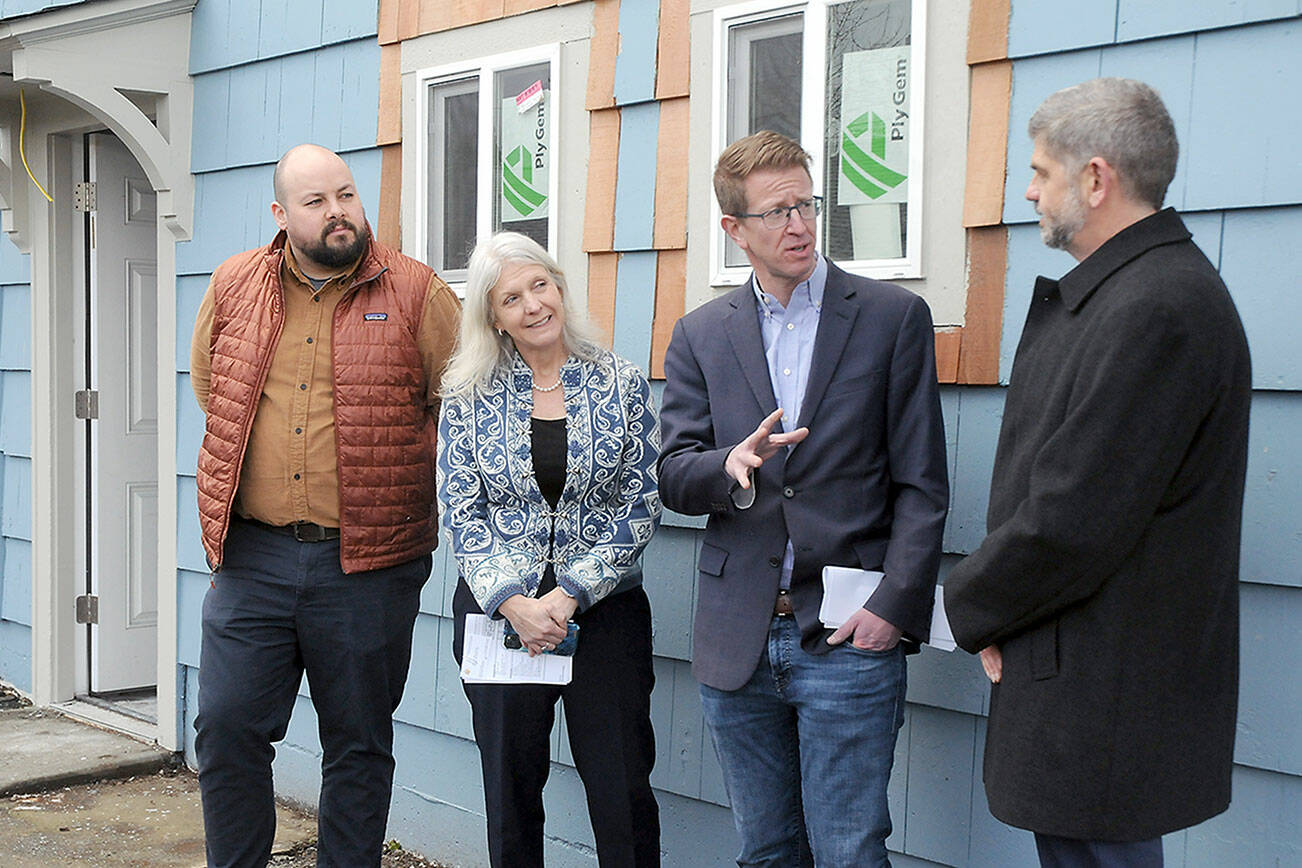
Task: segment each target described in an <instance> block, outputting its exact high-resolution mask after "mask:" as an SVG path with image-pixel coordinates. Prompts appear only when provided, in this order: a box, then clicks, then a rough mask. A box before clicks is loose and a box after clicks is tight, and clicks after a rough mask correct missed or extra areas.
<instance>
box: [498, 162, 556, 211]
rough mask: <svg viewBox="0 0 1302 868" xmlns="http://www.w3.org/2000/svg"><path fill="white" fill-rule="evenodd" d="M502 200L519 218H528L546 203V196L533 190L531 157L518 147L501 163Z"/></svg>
mask: <svg viewBox="0 0 1302 868" xmlns="http://www.w3.org/2000/svg"><path fill="white" fill-rule="evenodd" d="M502 198H503V199H505V200H506V201H507V202H508V203H509V204H510V205H511V207H512V208H514V209H515V211H516V213H517V214H519V215H520V216H521V217H528V216H529V215H530V214H532V213H533V212H535V211H537V210H538V209H539V208H540V207H542V205H543V203H545V202H546V201H547V194H546V193H541V192H539V191H538V190H535V189H534V186H533V155H532V154H531V153H529V149H528V148H526V147H525V146H524V145H520V146H519V147H517V148H516V149H515V150H513V151H511V153H509V154H507V155H506V159H505V160H503V161H502Z"/></svg>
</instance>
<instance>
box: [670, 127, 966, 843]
mask: <svg viewBox="0 0 1302 868" xmlns="http://www.w3.org/2000/svg"><path fill="white" fill-rule="evenodd" d="M809 159H810V158H809V155H808V154H807V153H806V152H805V151H804V150H803V149H802V148H801V147H800V145H799V144H798V143H796V142H794V141H792V140H790V139H788V138H786V137H784V136H780V135H778V134H776V133H772V132H761V133H756V134H754V135H752V136H748V137H746V138H744V139H740V140H738V141H736V142H734V143H733V144H732V145H730V146H729V147H728V148H727V149H725V150H724V152H723V153H722V154H721V155H720V157H719V161H718V163H717V165H716V167H715V173H714V186H715V194H716V196H717V197H718V200H719V206H720V210H721V211H722V212H723V214H724V216H723V219H722V221H721V222H722V226H723V229H724V231H725V232H727V233H728V235H729V236H730V237H731V238H732V240H733V241H735V242H736V243H737V245H738V246H739V247H740V248H741V249H742V250H743V251H744V252H745V253H746V256H747V258H748V259H749V261H750V264H751V267H752V269H753V275H752V279H751V280H750V281H748V282H747V283H746V285H745V286H743V287H741V288H740V289H738V290H736V291H734V292H731V293H729V294H727V295H725V296H723V297H721V298H718V299H715V300H714V301H711V302H709V303H708V304H705V305H703V306H702V307H700V308H698V309H697V310H695V311H693V312H692V313H689V314H688V315H686V316H684V317H683V318H682V319H681V320H679V322H678V324H677V325H676V326H675V328H674V334H673V338H672V340H671V341H670V344H669V349H668V351H667V354H666V357H665V378H666V384H665V392H664V400H663V408H662V411H661V428H662V432H663V437H664V446H663V451H662V452H661V457H660V496H661V498H662V499H663V502H664V504H665V506H667V507H668V508H670V509H673V510H676V511H678V512H683V513H688V514H693V515H699V514H708V515H709V523H708V524H707V527H706V532H705V539H704V541H703V542H702V544H701V553H700V560H699V568H700V576H699V588H698V596H697V609H696V624H695V631H694V652H693V658H694V663H693V671H694V672H695V674H696V676H697V678H698V680H699V681H700V682H701V700H702V706H703V710H704V713H705V718H706V722H707V723H708V725H709V727H710V731H711V734H712V736H713V739H714V744H715V750H716V752H717V754H718V756H719V761H720V764H721V766H722V768H723V773H724V781H725V784H726V786H727V789H728V796H729V799H730V800H731V802H732V807H733V814H734V819H735V822H736V825H737V831H738V834H739V836H740V838H741V853H740V855H739V856H738V859H737V862H738V864H739V865H771V866H784V868H785V866H793V865H818V866H856V868H862V866H873V865H885V864H888V863H887V859H886V845H885V841H886V837H887V835H889V834H890V829H891V822H890V814H889V811H888V808H887V802H886V785H887V781H888V780H889V777H890V769H891V762H892V760H893V757H894V752H895V736H896V732H897V731H898V729H899V726H900V724H901V723H902V721H903V709H904V692H905V664H904V654H905V653H906V650H916V649H917V647H918V644H919V643H921V642H925V641H927V639H928V634H929V625H930V622H931V610H932V603H933V600H934V595H935V584H936V572H937V568H938V565H939V562H940V546H941V531H942V528H943V526H944V522H945V512H946V507H947V502H948V480H947V477H946V469H945V442H944V427H943V424H942V420H941V414H940V399H939V394H938V390H937V386H936V367H935V356H934V346H935V345H934V337H933V333H932V324H931V314H930V311H929V310H928V308H927V305H926V303H925V302H924V301H923V300H922V299H921V298H919V297H918V296H916V295H914V294H913V293H910V292H908V291H906V290H904V289H901V288H900V287H898V286H894V285H892V284H888V283H881V282H878V281H874V280H868V279H866V278H862V277H856V276H854V275H850V274H847V273H846V272H844V271H842V270H841V269H839V268H837V267H836V266H835V265H833V264H832V263H830V262H828V261H827V260H826V259H825V258H823V257H822V256H821V255H819V253H818V252H817V249H816V224H815V218H816V216H817V214H818V213H819V211H820V210H821V199H819V198H818V197H816V196H814V195H813V180H812V178H811V177H810V174H809ZM792 419H794V423H793V424H791V423H789V421H788V420H792ZM825 566H844V567H853V568H859V569H863V570H879V571H881V572H882V573H884V577H883V578H882V580H881V583H880V584H879V585H878V587H877V589H876V590H875V591H873V592H872V593H871V594H870V595H869V596H868V598H867V599H866V600H864V602H863V605H862V608H859V609H854V610H853V611H852V612H850V613H847V614H846V620H845V622H844V624H843V625H842V626H841V627H839V628H838V629H836V630H835V631H833V630H831V629H827V628H825V627H824V626H823V623H822V622H821V621H820V620H819V607H820V605H821V603H822V597H823V586H822V572H823V568H824V567H825ZM846 640H849V641H846Z"/></svg>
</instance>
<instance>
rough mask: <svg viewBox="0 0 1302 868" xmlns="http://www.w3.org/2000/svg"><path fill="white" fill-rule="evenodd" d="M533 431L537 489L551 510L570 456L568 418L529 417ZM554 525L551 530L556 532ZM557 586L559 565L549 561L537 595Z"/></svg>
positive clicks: (556, 498)
mask: <svg viewBox="0 0 1302 868" xmlns="http://www.w3.org/2000/svg"><path fill="white" fill-rule="evenodd" d="M529 423H530V428H531V429H532V434H533V438H532V439H533V443H532V446H531V449H532V451H533V472H534V477H535V478H536V479H537V480H538V490H539V491H541V492H542V496H543V497H544V498H545V499H546V500H547V503H548V504H549V505H550V506H551V508H552V509H555V508H556V504H558V503H560V500H561V492H562V491H564V490H565V465H566V459H567V458H568V456H569V442H568V440H567V439H566V436H565V419H564V418H561V419H536V418H532V417H531V418H530V419H529ZM555 532H556V531H555V528H553V529H552V533H553V534H554V533H555ZM554 587H556V568H555V567H554V566H552V565H551V564H550V563H549V564H548V565H547V569H546V570H545V571H544V572H543V577H542V581H541V582H540V583H539V585H538V596H540V597H541V596H542V595H543V594H545V593H547V592H548V591H550V590H551V589H552V588H554Z"/></svg>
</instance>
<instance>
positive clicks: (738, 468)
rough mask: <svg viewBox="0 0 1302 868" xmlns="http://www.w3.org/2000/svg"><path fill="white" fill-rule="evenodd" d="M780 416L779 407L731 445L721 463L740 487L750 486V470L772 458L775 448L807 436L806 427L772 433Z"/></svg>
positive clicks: (795, 442)
mask: <svg viewBox="0 0 1302 868" xmlns="http://www.w3.org/2000/svg"><path fill="white" fill-rule="evenodd" d="M781 418H782V408H781V407H779V408H778V409H776V410H774V411H773V412H772V413H770V414H768V416H766V417H765V418H764V421H763V422H761V423H760V424H759V427H758V428H756V429H755V431H754V433H752V434H751V435H750V436H749V437H747V438H746V439H745V440H743V441H741V442H740V443H738V444H737V445H736V446H734V447H732V451H731V452H729V453H728V458H727V460H726V461H724V462H723V469H724V472H726V473H727V474H728V475H729V476H731V477H732V478H733V479H735V480H737V483H738V484H739V485H740V486H741V487H742V488H750V475H751V473H752V472H753V471H755V470H756V469H758V468H759V466H760V465H762V464H763V463H764V462H765V461H767V460H768V459H770V458H772V457H773V453H775V452H777V451H778V449H780V448H781V447H783V446H794V445H795V444H797V443H799V442H800V441H801V440H804V439H805V438H806V437H808V436H809V429H808V428H797V429H796V430H795V431H783V432H781V433H779V434H774V433H773V426H774V425H776V424H778V420H779V419H781Z"/></svg>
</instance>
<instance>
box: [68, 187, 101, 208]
mask: <svg viewBox="0 0 1302 868" xmlns="http://www.w3.org/2000/svg"><path fill="white" fill-rule="evenodd" d="M72 207H73V210H76V211H82V212H86V213H89V212H91V211H94V210H96V209H95V182H94V181H78V182H77V183H76V184H74V185H73V187H72Z"/></svg>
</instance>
